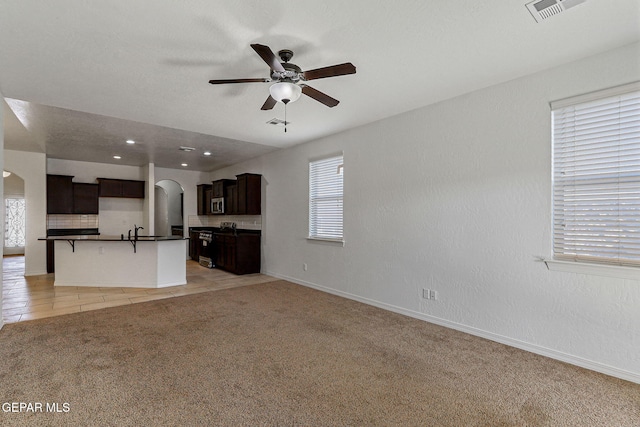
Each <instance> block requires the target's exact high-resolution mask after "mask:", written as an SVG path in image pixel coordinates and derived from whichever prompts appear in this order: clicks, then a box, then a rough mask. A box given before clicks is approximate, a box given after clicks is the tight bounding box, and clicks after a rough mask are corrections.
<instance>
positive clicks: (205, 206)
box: [196, 184, 211, 215]
mask: <svg viewBox="0 0 640 427" xmlns="http://www.w3.org/2000/svg"><path fill="white" fill-rule="evenodd" d="M196 188H197V192H196V195H197V197H198V215H211V185H210V184H200V185H198V186H197V187H196Z"/></svg>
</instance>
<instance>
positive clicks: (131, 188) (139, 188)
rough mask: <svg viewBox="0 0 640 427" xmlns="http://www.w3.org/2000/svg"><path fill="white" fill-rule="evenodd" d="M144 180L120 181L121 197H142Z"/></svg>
mask: <svg viewBox="0 0 640 427" xmlns="http://www.w3.org/2000/svg"><path fill="white" fill-rule="evenodd" d="M145 184H146V182H145V181H128V180H127V181H122V197H129V198H132V199H144V187H145Z"/></svg>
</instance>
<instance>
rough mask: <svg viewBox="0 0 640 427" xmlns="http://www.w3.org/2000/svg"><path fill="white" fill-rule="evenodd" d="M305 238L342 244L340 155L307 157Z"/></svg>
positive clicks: (342, 190) (341, 155)
mask: <svg viewBox="0 0 640 427" xmlns="http://www.w3.org/2000/svg"><path fill="white" fill-rule="evenodd" d="M307 239H309V240H317V241H325V242H335V243H341V244H343V245H344V155H343V154H342V153H339V154H334V155H331V156H327V157H323V158H320V159H314V160H310V161H309V234H308V237H307Z"/></svg>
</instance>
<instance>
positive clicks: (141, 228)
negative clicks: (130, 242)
mask: <svg viewBox="0 0 640 427" xmlns="http://www.w3.org/2000/svg"><path fill="white" fill-rule="evenodd" d="M133 228H135V230H136V231H135V232H134V239H135V240H138V230H144V227H138V226H137V225H135V224H133ZM129 232H131V230H129Z"/></svg>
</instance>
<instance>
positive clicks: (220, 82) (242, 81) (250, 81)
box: [209, 78, 271, 85]
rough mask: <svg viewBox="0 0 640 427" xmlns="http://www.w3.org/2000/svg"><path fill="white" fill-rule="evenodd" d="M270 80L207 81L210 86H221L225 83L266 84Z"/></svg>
mask: <svg viewBox="0 0 640 427" xmlns="http://www.w3.org/2000/svg"><path fill="white" fill-rule="evenodd" d="M270 81H271V79H266V78H262V79H226V80H209V83H211V84H212V85H221V84H226V83H268V82H270Z"/></svg>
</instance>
